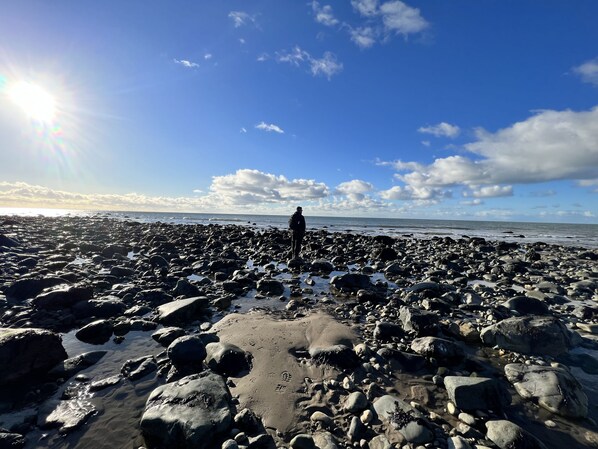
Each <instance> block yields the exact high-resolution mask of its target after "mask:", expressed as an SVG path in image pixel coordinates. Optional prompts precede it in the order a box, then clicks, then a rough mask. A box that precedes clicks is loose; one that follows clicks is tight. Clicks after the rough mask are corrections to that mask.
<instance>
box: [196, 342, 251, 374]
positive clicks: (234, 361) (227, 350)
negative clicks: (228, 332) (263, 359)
mask: <svg viewBox="0 0 598 449" xmlns="http://www.w3.org/2000/svg"><path fill="white" fill-rule="evenodd" d="M251 360H252V357H251V354H249V353H247V352H245V351H244V350H242V349H241V348H239V347H238V346H235V345H233V344H231V343H224V342H217V343H208V344H207V345H206V358H205V361H206V365H208V367H209V368H210V369H211V370H212V371H214V372H215V373H218V374H222V375H225V376H234V375H237V374H239V373H241V372H243V371H249V370H251Z"/></svg>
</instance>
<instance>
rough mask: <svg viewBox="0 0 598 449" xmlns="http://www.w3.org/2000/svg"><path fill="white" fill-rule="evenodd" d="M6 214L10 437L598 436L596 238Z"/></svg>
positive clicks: (467, 443) (524, 442)
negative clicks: (298, 240)
mask: <svg viewBox="0 0 598 449" xmlns="http://www.w3.org/2000/svg"><path fill="white" fill-rule="evenodd" d="M289 252H290V238H289V235H288V231H286V230H283V229H277V228H269V229H255V228H253V227H252V226H251V225H250V224H247V225H241V224H240V225H218V224H210V225H198V224H194V225H174V224H165V223H161V222H154V223H139V222H135V221H130V220H115V219H110V218H106V217H102V216H90V217H41V216H36V217H16V216H14V217H11V216H4V217H0V260H1V261H2V262H1V264H0V367H1V368H0V449H4V448H11V449H17V448H36V447H49V448H76V447H81V448H82V447H86V448H140V447H145V448H148V449H153V448H169V449H170V448H198V449H211V448H221V449H261V448H276V447H279V448H282V447H290V448H292V449H315V448H319V449H341V448H348V447H352V448H362V449H368V448H369V449H391V448H396V449H407V448H412V449H421V448H442V449H446V448H451V449H452V448H458V449H467V448H470V449H473V448H477V449H485V448H493V449H494V448H500V449H520V448H521V449H523V448H525V449H527V448H565V447H566V448H568V449H575V448H588V447H598V425H597V420H598V304H597V302H598V293H597V287H598V251H597V250H596V249H595V248H583V247H573V246H565V245H552V244H546V243H543V242H533V243H530V242H520V241H519V242H518V241H517V240H516V239H513V241H508V240H501V241H491V240H487V239H483V238H479V237H470V236H467V235H462V236H460V237H459V238H452V237H433V238H429V239H419V238H414V237H413V236H409V235H400V236H395V237H393V236H388V235H362V234H358V233H347V232H331V231H330V230H327V229H320V230H317V231H308V233H307V234H306V238H305V241H304V249H303V252H302V255H301V256H302V258H301V259H292V260H289Z"/></svg>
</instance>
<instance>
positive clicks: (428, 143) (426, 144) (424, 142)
mask: <svg viewBox="0 0 598 449" xmlns="http://www.w3.org/2000/svg"><path fill="white" fill-rule="evenodd" d="M422 145H423V146H425V147H429V146H430V145H431V143H430V141H429V140H422Z"/></svg>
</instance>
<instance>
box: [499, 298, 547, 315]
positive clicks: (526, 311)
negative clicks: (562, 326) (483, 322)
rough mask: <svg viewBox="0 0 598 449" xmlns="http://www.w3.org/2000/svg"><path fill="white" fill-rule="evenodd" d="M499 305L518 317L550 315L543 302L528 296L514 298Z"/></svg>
mask: <svg viewBox="0 0 598 449" xmlns="http://www.w3.org/2000/svg"><path fill="white" fill-rule="evenodd" d="M501 305H502V306H503V307H506V308H507V309H509V310H512V311H514V312H517V313H518V314H520V315H548V314H549V313H550V310H549V309H548V305H547V304H546V303H545V302H543V301H540V300H539V299H536V298H530V297H529V296H515V297H513V298H511V299H508V300H506V301H505V302H503V303H502V304H501Z"/></svg>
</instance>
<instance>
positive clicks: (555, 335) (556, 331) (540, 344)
mask: <svg viewBox="0 0 598 449" xmlns="http://www.w3.org/2000/svg"><path fill="white" fill-rule="evenodd" d="M480 337H481V338H482V341H483V342H484V344H486V345H488V346H495V345H497V346H499V347H500V348H503V349H508V350H509V351H515V352H520V353H522V354H538V355H551V356H557V355H559V354H563V353H564V352H567V350H568V349H569V348H571V347H572V346H573V338H572V335H571V332H570V331H569V330H568V329H567V328H566V327H565V325H564V324H563V323H562V322H561V321H559V319H558V318H554V317H536V316H526V317H516V318H508V319H506V320H502V321H500V322H498V323H496V324H493V325H492V326H488V327H485V328H484V329H482V332H481V334H480Z"/></svg>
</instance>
